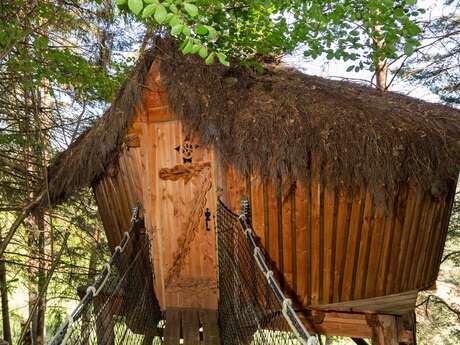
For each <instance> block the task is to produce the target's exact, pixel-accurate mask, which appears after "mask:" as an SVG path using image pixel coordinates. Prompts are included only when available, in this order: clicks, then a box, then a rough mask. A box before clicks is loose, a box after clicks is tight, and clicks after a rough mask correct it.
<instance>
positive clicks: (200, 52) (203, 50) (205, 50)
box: [198, 46, 208, 59]
mask: <svg viewBox="0 0 460 345" xmlns="http://www.w3.org/2000/svg"><path fill="white" fill-rule="evenodd" d="M198 55H200V56H201V57H202V58H203V59H204V58H205V57H206V56H208V48H206V47H205V46H201V48H200V50H198Z"/></svg>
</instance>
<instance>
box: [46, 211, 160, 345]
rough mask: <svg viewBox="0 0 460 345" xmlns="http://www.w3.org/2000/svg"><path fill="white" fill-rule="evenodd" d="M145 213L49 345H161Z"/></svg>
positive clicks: (134, 220) (135, 215)
mask: <svg viewBox="0 0 460 345" xmlns="http://www.w3.org/2000/svg"><path fill="white" fill-rule="evenodd" d="M139 208H140V205H137V206H136V208H135V209H134V210H133V216H132V219H131V224H130V228H129V230H128V231H126V232H125V233H124V236H123V238H122V240H121V242H120V244H119V245H118V246H117V247H116V248H115V251H114V253H113V255H112V257H111V258H110V260H109V262H108V263H107V264H106V265H105V266H104V269H103V270H102V272H101V274H100V275H99V277H98V278H97V279H96V281H95V283H94V284H93V285H91V286H89V287H88V288H86V289H84V291H83V294H84V296H83V297H82V299H81V301H80V304H79V305H78V306H77V307H76V308H75V309H74V311H73V312H72V313H71V314H70V316H69V317H68V318H67V320H66V321H65V322H64V324H63V325H62V326H61V328H60V329H59V331H58V332H57V334H56V335H55V336H54V338H53V339H52V341H51V342H50V343H49V345H80V344H81V345H102V344H104V345H115V344H123V345H131V344H132V345H134V344H142V345H153V344H160V343H161V339H160V337H159V336H158V328H157V326H158V322H159V320H160V318H161V315H160V311H159V307H158V302H157V301H156V299H155V297H154V296H155V295H154V292H153V277H152V270H151V267H150V257H149V255H150V248H149V244H150V242H149V240H148V238H147V236H146V235H145V234H143V233H141V231H140V228H141V227H140V226H139V224H140V220H139Z"/></svg>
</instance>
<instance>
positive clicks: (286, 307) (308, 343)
mask: <svg viewBox="0 0 460 345" xmlns="http://www.w3.org/2000/svg"><path fill="white" fill-rule="evenodd" d="M238 218H239V220H240V226H241V230H242V231H243V233H244V234H245V235H246V236H247V239H248V241H249V243H251V242H253V243H254V244H255V243H256V242H255V241H254V236H253V230H252V228H251V224H248V222H247V217H246V215H244V214H241V215H240V216H239V217H238ZM243 223H244V225H243ZM253 255H254V259H255V261H256V262H257V266H259V269H260V271H261V272H262V274H264V275H265V277H266V278H267V281H268V284H269V286H270V287H271V289H272V290H274V289H275V288H276V290H277V291H273V292H274V293H275V295H278V296H279V297H280V298H281V301H280V302H281V304H282V314H283V317H284V318H285V319H286V321H287V323H288V324H289V327H290V328H291V329H292V331H293V332H294V334H295V335H296V337H297V338H298V339H299V340H300V341H301V342H302V344H303V345H316V336H314V335H310V333H309V332H308V331H307V329H306V328H305V326H304V324H303V323H302V322H301V321H300V319H299V317H298V316H297V313H296V312H295V311H294V309H293V308H292V305H291V300H290V299H288V298H286V297H285V296H284V293H283V291H281V289H280V288H279V285H278V283H277V281H276V280H275V278H274V274H273V271H271V270H269V269H268V265H267V263H266V261H265V259H264V257H263V256H262V255H261V250H260V248H259V247H258V246H255V247H254V252H253ZM263 266H265V267H266V268H265V267H263ZM266 270H267V271H266ZM273 286H274V287H275V288H274V287H273ZM291 316H292V317H293V318H294V320H292V318H291ZM294 322H295V324H297V325H298V327H299V328H300V329H301V330H302V332H303V333H304V334H305V336H306V338H307V339H305V337H304V336H302V335H301V334H300V332H299V329H298V328H297V327H296V325H295V324H294Z"/></svg>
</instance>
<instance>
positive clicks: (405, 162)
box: [49, 41, 460, 202]
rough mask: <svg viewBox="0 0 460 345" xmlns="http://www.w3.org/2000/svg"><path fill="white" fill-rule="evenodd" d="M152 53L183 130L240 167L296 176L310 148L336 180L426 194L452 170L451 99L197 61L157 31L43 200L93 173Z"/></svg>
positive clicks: (110, 155)
mask: <svg viewBox="0 0 460 345" xmlns="http://www.w3.org/2000/svg"><path fill="white" fill-rule="evenodd" d="M153 55H154V56H155V59H158V61H159V62H160V71H161V81H162V83H163V85H164V86H165V88H166V90H167V92H168V96H169V101H170V102H169V103H170V106H171V107H172V109H173V110H174V112H175V114H176V115H177V117H178V118H179V119H181V120H183V123H184V126H185V128H186V130H189V131H193V132H195V133H196V134H197V135H198V136H199V137H200V139H201V143H202V144H204V145H214V147H215V148H216V149H217V150H218V152H219V153H220V154H221V156H222V157H224V158H225V159H227V160H228V161H230V162H233V163H235V164H236V165H237V166H238V167H239V168H240V169H241V170H243V171H249V170H252V171H259V172H260V173H261V174H263V175H264V176H279V175H290V176H292V177H295V178H301V179H304V178H306V177H307V175H308V174H307V172H308V171H309V169H310V166H311V160H312V156H313V157H318V159H319V160H320V164H321V165H322V167H323V169H324V171H325V173H324V176H325V177H326V178H328V180H329V182H331V183H335V184H336V185H337V186H339V185H344V186H348V187H352V186H353V185H355V184H357V183H366V184H367V185H368V186H369V187H371V188H373V189H378V190H381V191H382V190H384V191H386V193H391V192H393V191H396V190H397V188H398V186H399V185H400V183H405V182H407V181H408V180H409V179H412V180H414V181H417V182H418V183H419V184H420V185H421V186H422V187H423V188H424V189H425V190H430V191H432V192H433V194H435V195H436V194H439V193H442V192H444V191H445V190H446V189H447V187H448V185H452V182H453V181H456V179H457V176H458V172H459V169H460V111H459V110H457V109H454V108H451V107H447V106H443V105H439V104H432V103H427V102H424V101H421V100H418V99H414V98H411V97H407V96H403V95H399V94H396V93H392V92H383V91H379V90H376V89H373V88H370V87H365V86H361V85H357V84H355V83H350V82H345V81H334V80H328V79H324V78H319V77H314V76H308V75H305V74H302V73H300V72H298V71H296V70H294V69H288V68H285V67H276V66H275V67H273V66H272V67H267V70H266V72H265V73H264V74H263V75H258V74H256V73H253V72H251V71H249V70H247V69H245V68H243V67H240V66H238V65H237V64H234V67H232V68H225V67H224V66H221V65H218V64H214V65H212V66H206V65H205V64H204V63H203V62H202V60H201V59H200V58H198V57H195V56H183V55H182V54H181V53H180V52H178V49H177V48H176V46H175V45H174V43H172V42H170V41H160V42H157V45H156V48H155V49H154V51H152V52H149V53H147V54H146V55H145V56H144V57H143V58H142V59H141V61H140V62H139V64H138V66H137V67H136V69H135V71H134V73H133V77H132V78H131V79H130V80H129V81H128V82H127V83H126V85H125V87H124V88H123V89H122V90H121V91H120V93H119V95H118V98H117V99H116V100H115V102H114V103H113V105H112V107H110V109H109V110H108V111H107V112H106V114H105V115H104V116H103V118H102V119H101V120H100V121H99V122H98V123H97V124H96V125H95V126H94V127H93V128H91V130H90V131H88V132H87V133H86V134H84V135H83V136H82V138H80V139H78V141H77V142H76V143H75V144H74V145H72V146H71V147H70V148H69V149H68V150H67V151H65V152H64V153H63V154H62V155H61V156H60V157H59V158H58V159H57V160H56V162H55V164H54V165H52V166H51V168H50V182H49V186H50V195H51V198H52V201H53V202H59V201H61V200H63V199H65V198H67V197H68V196H69V195H71V194H72V193H73V192H75V191H76V190H78V189H79V188H81V187H83V186H85V185H89V184H91V183H92V182H94V181H95V180H96V179H97V178H98V177H99V176H101V175H103V174H104V172H105V169H106V168H107V166H108V165H109V164H110V162H111V161H113V160H114V159H115V158H116V153H117V151H118V149H119V147H120V145H121V143H122V142H123V136H124V134H125V132H126V129H127V127H128V126H129V123H130V120H131V117H132V114H133V108H134V106H135V105H138V106H139V104H138V102H139V99H140V93H141V91H142V82H143V80H144V78H145V75H146V74H147V71H148V69H149V67H150V64H151V63H152V56H153Z"/></svg>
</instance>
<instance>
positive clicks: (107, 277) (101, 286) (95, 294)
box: [93, 264, 111, 297]
mask: <svg viewBox="0 0 460 345" xmlns="http://www.w3.org/2000/svg"><path fill="white" fill-rule="evenodd" d="M105 268H107V274H106V275H105V277H104V280H103V281H102V283H101V285H99V288H98V289H97V290H96V292H95V293H94V295H93V296H94V297H96V296H97V295H99V292H101V290H102V288H103V287H104V285H105V283H107V279H109V275H110V270H111V269H110V265H109V264H105Z"/></svg>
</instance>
